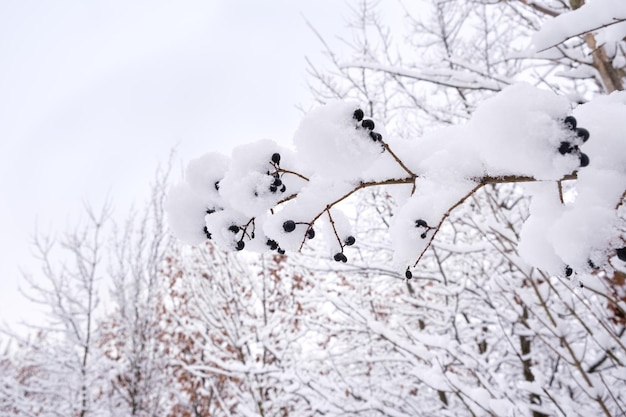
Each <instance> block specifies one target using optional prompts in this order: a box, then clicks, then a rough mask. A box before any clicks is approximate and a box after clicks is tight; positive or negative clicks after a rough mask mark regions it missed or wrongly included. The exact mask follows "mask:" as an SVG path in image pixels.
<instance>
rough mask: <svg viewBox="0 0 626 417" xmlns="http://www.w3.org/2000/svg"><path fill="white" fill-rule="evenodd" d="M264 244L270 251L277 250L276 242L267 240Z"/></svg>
mask: <svg viewBox="0 0 626 417" xmlns="http://www.w3.org/2000/svg"><path fill="white" fill-rule="evenodd" d="M265 244H266V245H267V246H269V247H270V249H271V250H276V249H278V243H276V241H275V240H272V239H267V242H265Z"/></svg>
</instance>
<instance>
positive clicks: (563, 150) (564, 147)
mask: <svg viewBox="0 0 626 417" xmlns="http://www.w3.org/2000/svg"><path fill="white" fill-rule="evenodd" d="M572 150H573V148H572V144H571V143H569V142H561V146H559V153H560V154H561V155H565V154H567V153H570V152H571V151H572Z"/></svg>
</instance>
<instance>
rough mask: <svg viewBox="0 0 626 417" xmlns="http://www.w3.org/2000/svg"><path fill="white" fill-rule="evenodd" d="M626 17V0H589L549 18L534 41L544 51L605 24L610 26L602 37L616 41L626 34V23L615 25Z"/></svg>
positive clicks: (602, 33)
mask: <svg viewBox="0 0 626 417" xmlns="http://www.w3.org/2000/svg"><path fill="white" fill-rule="evenodd" d="M624 19H626V2H624V0H588V1H587V2H585V4H584V5H583V6H582V7H580V8H579V9H577V10H573V11H571V12H568V13H563V14H561V15H559V16H557V17H555V18H554V19H551V20H548V21H547V22H546V23H545V24H544V25H543V27H542V28H541V30H539V31H538V32H537V33H535V35H534V36H533V44H534V45H535V48H536V50H537V51H542V50H544V49H547V48H550V47H552V46H555V45H558V44H560V43H562V42H564V41H566V40H567V39H569V38H571V37H573V36H577V35H581V34H583V33H586V32H590V31H593V30H596V29H599V28H602V27H605V26H606V27H607V28H606V29H603V30H602V31H601V35H600V39H601V40H602V41H605V42H615V41H618V40H621V39H623V38H624V36H626V26H624V25H623V24H619V26H618V25H615V24H616V23H617V22H619V21H620V20H624ZM609 25H615V26H609Z"/></svg>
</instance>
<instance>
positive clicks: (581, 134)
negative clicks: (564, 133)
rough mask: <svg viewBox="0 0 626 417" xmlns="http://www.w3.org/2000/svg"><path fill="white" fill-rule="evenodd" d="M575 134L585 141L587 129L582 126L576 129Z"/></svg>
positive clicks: (587, 136)
mask: <svg viewBox="0 0 626 417" xmlns="http://www.w3.org/2000/svg"><path fill="white" fill-rule="evenodd" d="M576 135H577V136H578V137H579V138H581V139H582V140H583V142H587V139H589V131H588V130H587V129H585V128H582V127H579V128H578V129H576Z"/></svg>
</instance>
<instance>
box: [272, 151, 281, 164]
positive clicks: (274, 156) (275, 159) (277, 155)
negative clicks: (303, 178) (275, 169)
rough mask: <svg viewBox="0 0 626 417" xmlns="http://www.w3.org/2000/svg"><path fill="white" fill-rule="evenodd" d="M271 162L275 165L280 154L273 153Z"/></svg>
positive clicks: (278, 162) (278, 161)
mask: <svg viewBox="0 0 626 417" xmlns="http://www.w3.org/2000/svg"><path fill="white" fill-rule="evenodd" d="M272 162H273V163H275V164H276V165H278V164H280V154H279V153H275V154H273V155H272Z"/></svg>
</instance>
